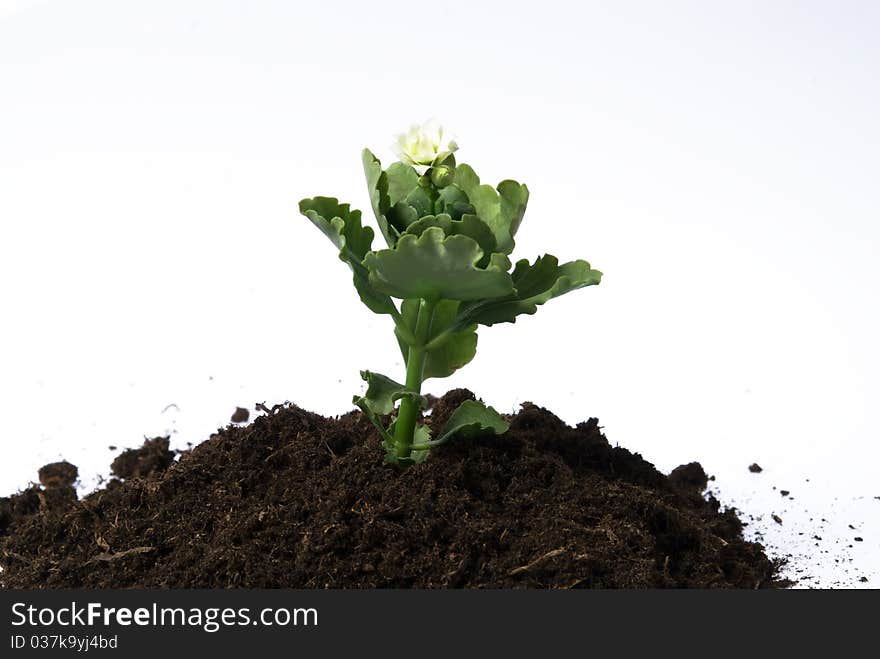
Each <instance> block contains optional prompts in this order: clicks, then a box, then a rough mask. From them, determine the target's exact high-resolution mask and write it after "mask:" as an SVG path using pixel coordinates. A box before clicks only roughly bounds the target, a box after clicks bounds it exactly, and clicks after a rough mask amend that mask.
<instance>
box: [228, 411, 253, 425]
mask: <svg viewBox="0 0 880 659" xmlns="http://www.w3.org/2000/svg"><path fill="white" fill-rule="evenodd" d="M250 418H251V413H250V410H248V409H247V408H245V407H236V408H235V412H233V413H232V416H231V417H230V418H229V420H230V421H231V422H232V423H247V421H248V419H250Z"/></svg>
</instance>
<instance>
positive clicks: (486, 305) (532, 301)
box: [459, 254, 602, 325]
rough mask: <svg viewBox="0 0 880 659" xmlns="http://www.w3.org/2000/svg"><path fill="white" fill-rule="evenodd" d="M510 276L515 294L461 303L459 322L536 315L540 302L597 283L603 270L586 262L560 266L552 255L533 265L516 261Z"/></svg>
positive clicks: (489, 321) (493, 321)
mask: <svg viewBox="0 0 880 659" xmlns="http://www.w3.org/2000/svg"><path fill="white" fill-rule="evenodd" d="M511 276H512V278H513V283H514V286H516V293H515V294H513V295H511V296H509V297H506V298H503V299H495V300H487V301H481V302H475V303H471V304H468V305H466V306H465V305H462V308H461V310H460V313H459V324H460V325H468V324H471V323H479V324H481V325H494V324H496V323H513V322H516V317H517V316H518V315H519V314H533V313H535V312H536V311H537V309H538V305H540V304H544V303H545V302H547V301H548V300H550V299H552V298H554V297H559V296H560V295H564V294H565V293H568V292H570V291H574V290H577V289H579V288H583V287H585V286H594V285H595V284H598V283H599V282H600V281H601V279H602V273H601V272H599V271H598V270H593V269H591V268H590V264H589V263H587V262H586V261H582V260H577V261H571V262H569V263H564V264H563V265H559V261H558V259H557V258H556V257H555V256H551V255H549V254H545V255H544V256H541V257H539V258H537V259H536V260H535V262H534V264H531V265H530V264H529V262H528V260H527V259H523V260H521V261H519V262H517V264H516V268H514V270H513V273H512V275H511Z"/></svg>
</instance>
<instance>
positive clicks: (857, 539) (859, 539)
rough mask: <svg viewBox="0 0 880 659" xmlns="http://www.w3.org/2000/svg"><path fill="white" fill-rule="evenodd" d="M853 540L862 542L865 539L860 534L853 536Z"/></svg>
mask: <svg viewBox="0 0 880 659" xmlns="http://www.w3.org/2000/svg"><path fill="white" fill-rule="evenodd" d="M853 540H855V541H856V542H864V541H865V539H864V538H862V537H860V536H856V537H855V538H853Z"/></svg>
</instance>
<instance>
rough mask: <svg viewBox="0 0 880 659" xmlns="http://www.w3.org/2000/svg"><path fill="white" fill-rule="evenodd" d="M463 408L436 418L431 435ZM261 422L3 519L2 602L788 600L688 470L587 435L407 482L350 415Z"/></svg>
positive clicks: (560, 435)
mask: <svg viewBox="0 0 880 659" xmlns="http://www.w3.org/2000/svg"><path fill="white" fill-rule="evenodd" d="M472 396H473V395H472V394H471V393H470V392H468V391H466V390H455V391H452V392H449V393H448V394H447V395H446V396H444V397H443V398H441V399H436V400H434V401H433V404H434V408H433V412H432V414H431V415H430V416H429V417H427V419H428V422H429V423H430V424H431V425H432V426H433V427H435V428H439V427H440V426H441V425H442V424H443V422H444V421H445V419H446V418H448V416H449V414H450V413H451V411H452V410H453V409H455V407H456V406H457V405H458V404H459V403H460V402H461V401H462V400H464V399H466V398H470V397H472ZM262 410H263V411H264V414H262V415H260V416H258V417H257V418H256V419H255V420H254V421H253V422H252V423H251V424H249V425H247V426H240V425H239V426H229V427H227V428H226V429H224V430H222V431H220V432H218V433H217V434H215V435H213V436H212V437H211V438H210V439H208V440H207V441H205V442H203V443H201V444H199V445H198V446H195V447H194V448H192V449H191V450H189V451H184V452H182V453H181V454H180V456H179V459H178V460H176V461H175V460H174V458H175V456H174V454H173V453H172V452H171V451H170V450H169V448H168V438H156V439H153V440H148V441H147V442H146V443H145V445H144V446H143V447H142V448H140V449H136V450H134V451H126V452H125V453H123V454H121V455H120V456H118V457H117V458H116V460H114V462H113V473H114V474H115V476H116V477H115V478H113V479H111V480H110V481H109V482H108V483H107V484H106V485H105V486H104V487H103V488H101V489H99V490H97V491H95V492H93V493H92V494H89V495H88V496H86V497H84V498H83V499H81V500H79V499H77V497H76V492H75V490H74V489H73V487H72V486H71V481H70V479H69V478H68V479H67V480H65V479H63V478H62V479H61V480H56V481H53V482H52V483H51V484H50V483H45V485H46V486H45V487H40V486H39V485H33V486H31V487H30V488H28V489H26V490H24V491H23V492H20V493H18V494H15V495H13V496H11V497H7V498H2V499H0V566H2V569H3V571H2V573H0V586H2V587H7V588H64V587H86V588H108V587H123V588H128V587H136V588H144V587H151V588H153V587H155V588H183V587H186V588H195V587H201V588H227V587H249V588H258V587H287V588H375V587H400V588H411V587H424V588H458V587H466V588H654V587H679V588H682V587H689V588H766V587H778V586H781V585H784V584H783V582H781V581H780V580H778V579H777V578H776V574H777V568H778V567H779V565H778V564H777V563H775V562H774V561H771V560H770V559H769V558H768V557H767V556H766V554H765V553H764V550H763V548H762V547H761V545H759V544H755V543H750V542H746V541H744V540H743V537H742V523H741V522H740V520H739V518H738V517H737V516H736V513H735V512H734V511H732V510H726V511H725V510H721V508H720V505H719V503H718V502H717V501H716V500H715V499H714V498H712V497H711V496H708V497H707V496H705V495H704V494H703V493H702V491H703V490H704V489H705V487H706V482H707V478H706V474H705V472H704V471H703V469H702V467H701V466H700V465H699V464H698V463H691V464H689V465H684V466H682V467H680V468H678V469H676V470H674V471H673V472H672V474H671V475H670V476H665V475H663V474H662V473H660V472H659V471H657V470H656V469H655V468H654V467H653V466H652V465H651V464H650V463H648V462H646V461H645V460H644V459H642V457H641V456H639V455H638V454H633V453H630V452H629V451H627V450H625V449H623V448H619V447H612V446H611V445H610V444H609V443H608V441H607V440H606V439H605V437H604V435H603V434H602V432H601V429H600V427H599V425H598V421H597V420H596V419H590V420H589V421H586V422H584V423H581V424H578V425H577V427H575V428H571V427H568V426H566V425H565V424H564V423H563V422H562V421H560V420H559V419H558V418H557V417H555V416H554V415H553V414H551V413H550V412H548V411H547V410H545V409H542V408H540V407H537V406H535V405H532V404H530V403H525V404H523V406H522V410H521V411H520V412H519V413H518V414H516V415H513V416H511V417H510V418H509V420H510V423H511V428H510V431H509V432H508V433H507V434H505V435H504V436H502V437H491V438H484V439H479V440H470V441H464V440H458V441H456V440H453V441H451V442H450V443H448V444H446V445H444V446H442V447H440V448H438V449H436V450H435V451H434V452H433V453H432V455H431V456H430V458H429V459H428V460H427V461H425V462H424V463H422V464H419V465H416V466H414V467H412V468H410V469H408V470H406V471H399V470H398V469H396V468H394V467H391V466H388V465H386V464H384V463H383V452H382V450H381V449H380V446H379V438H378V436H377V433H376V432H375V430H374V429H373V427H372V426H371V425H370V424H369V422H368V421H367V420H366V419H364V417H363V416H362V415H361V414H360V413H359V412H352V413H349V414H347V415H344V416H342V417H339V418H325V417H322V416H319V415H317V414H313V413H311V412H307V411H305V410H302V409H300V408H298V407H296V406H295V405H292V404H286V405H283V406H275V407H273V408H271V409H267V408H265V407H262ZM65 464H67V463H65ZM72 466H73V465H70V467H72ZM65 473H67V474H68V476H69V474H70V473H71V472H70V470H69V469H68V470H67V471H66V472H65Z"/></svg>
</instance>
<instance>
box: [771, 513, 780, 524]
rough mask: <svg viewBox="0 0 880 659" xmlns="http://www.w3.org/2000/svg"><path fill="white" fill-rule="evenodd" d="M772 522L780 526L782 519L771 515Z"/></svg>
mask: <svg viewBox="0 0 880 659" xmlns="http://www.w3.org/2000/svg"><path fill="white" fill-rule="evenodd" d="M772 517H773V521H774V522H776V523H777V524H782V518H781V517H780V516H779V515H772Z"/></svg>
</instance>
